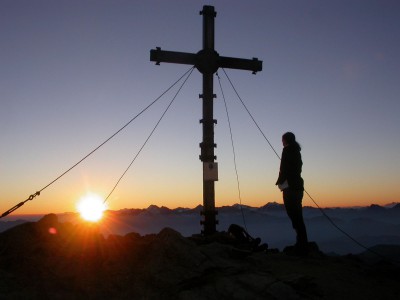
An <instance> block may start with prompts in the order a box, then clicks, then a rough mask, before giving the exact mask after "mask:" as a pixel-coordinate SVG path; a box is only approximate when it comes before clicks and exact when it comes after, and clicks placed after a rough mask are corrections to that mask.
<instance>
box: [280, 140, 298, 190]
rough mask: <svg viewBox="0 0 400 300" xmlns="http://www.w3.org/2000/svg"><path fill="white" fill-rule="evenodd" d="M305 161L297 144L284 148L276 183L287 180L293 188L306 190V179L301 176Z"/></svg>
mask: <svg viewBox="0 0 400 300" xmlns="http://www.w3.org/2000/svg"><path fill="white" fill-rule="evenodd" d="M302 166H303V162H302V160H301V153H300V149H299V147H297V145H288V146H286V147H285V148H283V151H282V158H281V166H280V169H279V177H278V180H277V182H276V184H283V183H284V182H285V181H286V180H287V183H288V185H289V188H290V189H292V190H304V181H303V178H301V168H302Z"/></svg>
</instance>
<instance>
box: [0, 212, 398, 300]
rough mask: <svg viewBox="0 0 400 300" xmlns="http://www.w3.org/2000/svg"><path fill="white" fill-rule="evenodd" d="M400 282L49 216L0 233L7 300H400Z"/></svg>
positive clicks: (379, 268) (217, 241) (383, 273)
mask: <svg viewBox="0 0 400 300" xmlns="http://www.w3.org/2000/svg"><path fill="white" fill-rule="evenodd" d="M393 249H394V248H391V250H390V251H392V252H393V251H394V250H393ZM392 252H390V253H392ZM387 253H388V252H387ZM399 279H400V272H399V267H398V266H397V265H396V264H394V263H391V262H390V261H389V262H382V261H381V260H378V261H375V262H374V263H373V264H371V263H366V262H363V261H362V258H360V257H358V256H353V255H351V256H341V257H339V256H338V257H328V256H325V255H323V254H322V253H321V252H319V251H318V250H317V249H316V250H315V251H314V252H312V253H310V255H309V256H308V257H297V256H292V255H289V253H288V254H286V253H285V252H279V251H277V250H276V249H275V250H267V251H249V250H246V249H243V248H240V247H238V244H237V242H236V240H235V239H234V238H233V237H231V236H230V235H228V234H227V233H225V232H220V233H217V234H215V235H213V236H207V237H203V236H200V235H193V236H191V237H183V236H182V235H181V234H180V233H179V232H177V231H175V230H173V229H171V228H164V229H162V230H161V231H160V232H159V233H157V234H149V235H143V236H142V235H140V234H138V233H134V232H131V233H128V234H125V235H123V236H122V235H112V234H110V235H108V236H107V237H104V236H103V235H102V234H100V231H99V227H98V226H97V225H95V224H90V223H78V224H72V223H69V222H60V221H59V220H58V217H57V216H56V215H54V214H50V215H46V216H45V217H43V218H42V219H40V220H39V221H38V222H27V223H24V224H20V225H17V226H15V227H13V228H10V229H8V230H6V231H4V232H2V233H0V298H1V299H285V300H286V299H363V300H365V299H398V298H399V296H400V288H399V285H398V281H399Z"/></svg>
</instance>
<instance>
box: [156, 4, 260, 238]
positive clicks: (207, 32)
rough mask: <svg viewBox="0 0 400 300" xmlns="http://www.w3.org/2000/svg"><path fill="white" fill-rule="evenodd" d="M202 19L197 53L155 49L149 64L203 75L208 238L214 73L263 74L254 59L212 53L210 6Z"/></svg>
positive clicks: (214, 171)
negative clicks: (226, 70) (224, 70)
mask: <svg viewBox="0 0 400 300" xmlns="http://www.w3.org/2000/svg"><path fill="white" fill-rule="evenodd" d="M200 15H203V49H202V50H200V51H199V52H198V53H185V52H175V51H164V50H161V48H159V47H157V48H156V49H153V50H150V61H154V62H156V64H157V65H159V64H160V62H168V63H177V64H185V65H194V66H195V67H196V68H197V69H198V70H199V72H200V73H202V74H203V94H201V95H200V98H202V99H203V119H201V120H200V123H202V126H203V141H202V142H201V143H200V148H201V155H200V160H201V161H202V162H203V211H202V215H203V216H204V221H201V224H202V225H203V226H204V230H203V231H202V233H203V234H204V235H210V234H213V233H215V232H216V225H217V223H218V222H217V220H216V214H217V211H216V209H215V186H214V183H215V181H216V180H218V168H217V163H216V162H215V160H216V159H217V157H216V156H215V155H214V148H215V147H216V146H217V145H216V144H215V143H214V124H216V123H217V120H215V119H214V107H213V101H214V98H215V97H216V96H215V95H214V92H213V88H214V81H213V80H214V73H215V72H217V70H218V68H220V67H221V68H230V69H240V70H249V71H253V74H255V73H256V72H258V71H261V70H262V61H259V60H258V59H257V58H253V59H241V58H232V57H224V56H220V55H219V54H218V53H217V52H216V51H215V49H214V19H215V17H216V15H217V13H216V12H215V10H214V7H213V6H207V5H205V6H203V10H202V11H201V12H200Z"/></svg>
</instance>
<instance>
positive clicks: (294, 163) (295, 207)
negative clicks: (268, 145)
mask: <svg viewBox="0 0 400 300" xmlns="http://www.w3.org/2000/svg"><path fill="white" fill-rule="evenodd" d="M282 144H283V147H284V148H283V150H282V158H281V165H280V170H279V178H278V180H277V182H276V184H277V185H278V187H279V188H280V189H281V191H282V193H283V203H284V204H285V208H286V212H287V214H288V216H289V218H290V220H291V221H292V226H293V228H294V230H295V231H296V234H297V238H296V245H295V251H296V253H298V254H306V253H307V246H308V238H307V230H306V226H305V225H304V220H303V211H302V200H303V193H304V181H303V178H302V177H301V169H302V166H303V162H302V160H301V153H300V151H301V147H300V145H299V143H298V142H297V141H296V137H295V135H294V134H293V133H292V132H286V133H285V134H284V135H283V136H282Z"/></svg>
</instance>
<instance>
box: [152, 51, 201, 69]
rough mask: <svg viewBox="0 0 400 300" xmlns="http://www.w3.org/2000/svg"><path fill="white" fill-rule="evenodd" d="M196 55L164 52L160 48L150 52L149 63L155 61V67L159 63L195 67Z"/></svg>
mask: <svg viewBox="0 0 400 300" xmlns="http://www.w3.org/2000/svg"><path fill="white" fill-rule="evenodd" d="M196 56H197V55H196V54H193V53H186V52H176V51H164V50H161V48H158V47H157V48H156V49H152V50H150V61H155V62H156V64H157V65H159V64H160V63H161V62H167V63H175V64H184V65H195V64H196Z"/></svg>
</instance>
